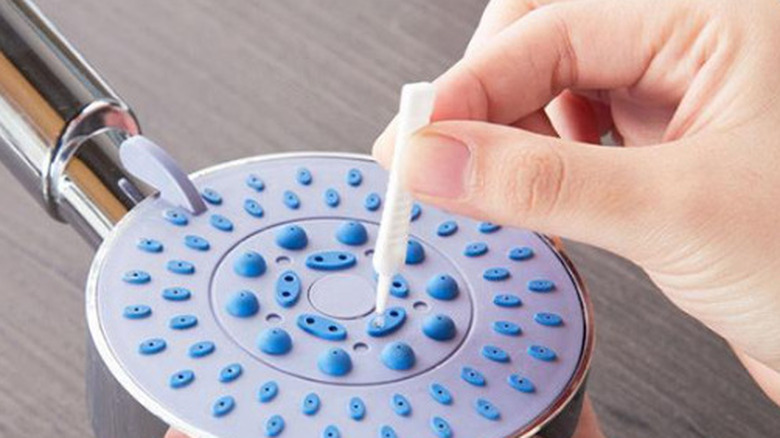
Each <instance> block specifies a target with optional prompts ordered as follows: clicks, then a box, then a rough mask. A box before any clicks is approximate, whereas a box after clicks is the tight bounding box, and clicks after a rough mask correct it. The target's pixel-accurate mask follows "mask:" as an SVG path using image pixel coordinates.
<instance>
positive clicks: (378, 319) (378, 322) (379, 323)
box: [372, 315, 385, 328]
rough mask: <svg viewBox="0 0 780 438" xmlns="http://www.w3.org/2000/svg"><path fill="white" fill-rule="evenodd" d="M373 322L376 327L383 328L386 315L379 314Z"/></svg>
mask: <svg viewBox="0 0 780 438" xmlns="http://www.w3.org/2000/svg"><path fill="white" fill-rule="evenodd" d="M372 324H374V327H376V328H382V327H384V326H385V317H384V316H383V315H377V316H376V317H375V318H374V320H373V321H372Z"/></svg>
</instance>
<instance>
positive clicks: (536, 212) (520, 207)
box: [499, 145, 565, 216]
mask: <svg viewBox="0 0 780 438" xmlns="http://www.w3.org/2000/svg"><path fill="white" fill-rule="evenodd" d="M511 154H512V156H511V157H502V159H501V160H500V163H502V166H503V167H504V169H503V171H502V172H501V173H502V175H501V177H500V178H501V180H502V181H504V188H505V190H501V193H502V194H503V198H504V199H500V200H499V202H503V203H505V204H506V205H509V206H511V209H512V210H514V211H515V212H516V213H519V214H528V215H533V216H545V215H549V214H550V213H551V212H552V211H553V210H554V208H555V205H556V204H557V203H558V200H559V199H560V196H561V189H562V187H563V181H564V175H565V171H564V160H563V157H562V155H561V154H560V153H559V152H558V151H557V150H556V148H555V147H554V146H552V145H551V146H543V147H523V148H518V149H517V150H515V151H512V152H511Z"/></svg>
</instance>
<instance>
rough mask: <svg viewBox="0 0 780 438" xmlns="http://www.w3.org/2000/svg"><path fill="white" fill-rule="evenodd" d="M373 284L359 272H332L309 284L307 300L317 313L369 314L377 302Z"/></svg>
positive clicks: (345, 316) (350, 316) (337, 315)
mask: <svg viewBox="0 0 780 438" xmlns="http://www.w3.org/2000/svg"><path fill="white" fill-rule="evenodd" d="M375 294H376V285H375V284H374V283H371V282H370V281H368V279H366V278H363V277H360V276H358V275H350V274H331V275H327V276H325V277H322V278H320V279H319V280H317V281H315V282H314V283H313V284H312V285H311V288H309V302H310V303H311V305H312V306H313V307H314V308H315V309H317V311H319V312H320V313H322V314H324V315H327V316H331V317H333V318H338V319H355V318H361V317H364V316H367V315H369V314H370V313H371V312H373V311H374V305H375V303H376V295H375Z"/></svg>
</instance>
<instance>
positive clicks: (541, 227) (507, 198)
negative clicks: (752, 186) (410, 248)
mask: <svg viewBox="0 0 780 438" xmlns="http://www.w3.org/2000/svg"><path fill="white" fill-rule="evenodd" d="M664 151H669V152H671V150H670V148H668V147H667V146H656V147H652V148H633V149H626V148H616V147H601V146H593V145H587V144H584V143H575V142H567V141H563V140H560V139H557V138H553V137H548V136H542V135H537V134H533V133H530V132H527V131H523V130H520V129H516V128H511V127H506V126H500V125H494V124H489V123H484V122H473V121H447V122H438V123H433V124H431V125H429V126H428V127H426V128H424V129H423V130H421V131H419V132H418V133H416V134H415V135H414V136H413V137H412V140H411V142H410V144H409V149H407V153H406V155H405V159H404V163H403V166H404V170H403V175H404V177H403V179H404V183H405V185H406V187H407V189H408V190H409V191H410V192H411V193H412V194H413V195H414V196H415V197H416V198H417V199H419V200H421V201H424V202H427V203H430V204H434V205H436V206H439V207H441V208H443V209H445V210H448V211H451V212H456V213H460V214H464V215H467V216H471V217H475V218H479V219H482V220H488V221H491V222H495V223H498V224H503V225H513V226H519V227H525V228H530V229H534V230H537V231H540V232H543V233H549V234H554V235H560V236H563V237H568V238H572V239H575V240H579V241H583V242H586V243H590V244H594V245H597V246H601V247H603V248H606V249H609V250H612V251H614V252H618V253H620V254H622V255H624V256H628V257H631V258H634V259H635V260H637V259H641V255H640V254H638V253H637V251H636V246H637V245H636V244H637V241H638V240H642V239H643V238H644V236H645V235H647V234H648V227H650V226H651V224H649V223H648V222H647V221H648V220H651V219H650V217H657V216H658V215H657V214H656V215H652V214H647V213H649V212H650V210H651V209H652V210H654V211H655V210H657V209H658V206H659V204H660V202H661V200H662V199H664V198H663V196H664V194H663V193H664V191H665V190H666V189H665V186H667V185H668V183H665V181H667V180H668V177H667V176H665V174H666V173H669V171H668V170H667V169H668V168H671V167H674V166H663V165H660V164H659V159H658V157H663V156H664V154H662V152H664ZM385 164H387V163H385ZM635 257H636V258H635Z"/></svg>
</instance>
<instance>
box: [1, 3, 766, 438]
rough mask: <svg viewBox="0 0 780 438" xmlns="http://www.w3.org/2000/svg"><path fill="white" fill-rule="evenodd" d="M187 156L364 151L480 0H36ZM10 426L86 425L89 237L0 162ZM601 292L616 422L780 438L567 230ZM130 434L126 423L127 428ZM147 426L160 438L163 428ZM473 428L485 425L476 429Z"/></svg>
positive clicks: (451, 50) (640, 287)
mask: <svg viewBox="0 0 780 438" xmlns="http://www.w3.org/2000/svg"><path fill="white" fill-rule="evenodd" d="M38 3H39V4H40V6H41V8H42V9H43V10H44V12H46V13H47V14H48V15H49V17H50V18H51V19H52V20H53V21H54V22H55V23H56V24H57V26H58V27H59V28H60V29H61V31H63V33H64V34H65V35H67V36H68V38H69V39H70V40H71V41H72V42H73V43H74V44H75V45H76V47H78V48H79V49H80V50H81V51H82V53H83V54H84V55H85V56H86V58H87V59H88V60H90V61H91V62H92V64H93V65H94V66H95V67H96V68H97V69H98V70H99V71H101V72H102V73H103V75H104V76H105V77H106V78H107V79H108V80H109V82H110V83H111V84H112V85H113V86H114V87H115V88H116V89H117V90H118V91H119V92H120V94H121V95H122V96H124V98H125V99H126V100H127V101H128V102H129V103H130V104H131V105H132V106H133V107H134V108H135V110H136V112H137V114H138V115H139V117H140V119H141V121H142V123H143V126H144V127H145V130H146V133H147V134H148V135H149V136H151V137H152V138H154V139H155V140H157V141H159V142H160V143H161V144H163V145H164V146H166V147H167V148H168V149H169V150H170V151H171V152H172V153H173V155H174V156H176V157H177V158H178V159H179V160H180V161H181V163H182V164H183V166H184V167H185V168H186V169H189V170H196V169H199V168H202V167H205V166H209V165H211V164H215V163H219V162H222V161H226V160H230V159H234V158H239V157H244V156H250V155H257V154H263V153H269V152H278V151H288V150H336V151H352V152H368V151H369V148H370V145H371V143H372V142H373V138H374V136H375V135H376V134H377V133H378V132H379V131H380V130H381V128H382V127H383V125H384V124H385V123H386V122H387V120H388V119H389V118H390V117H391V115H392V114H393V112H394V108H395V106H396V100H397V93H398V90H399V87H400V85H401V84H402V83H404V82H407V81H417V80H422V79H431V78H434V77H435V76H436V75H437V74H438V73H440V72H441V71H443V70H444V69H445V68H446V67H447V66H448V65H450V64H451V63H453V62H454V61H456V60H457V59H458V57H459V55H460V54H461V52H462V50H463V48H464V47H465V44H466V42H467V41H468V38H469V35H470V33H471V31H472V30H473V28H474V26H475V25H476V23H477V21H478V18H479V15H480V11H481V10H482V8H483V7H484V1H483V0H435V1H434V0H395V1H391V0H371V1H369V0H286V1H276V0H265V1H263V0H38ZM0 179H2V181H3V183H4V187H5V188H4V189H3V190H2V191H0V205H3V206H4V208H1V209H0V248H1V249H0V297H2V304H1V305H0V437H7V438H17V437H62V438H71V437H73V438H75V437H88V436H91V432H90V430H89V427H88V420H87V415H88V414H87V412H86V407H85V403H84V382H83V373H84V351H85V337H86V332H85V323H84V312H83V288H84V283H85V278H86V274H87V269H88V268H89V264H90V259H91V256H92V249H91V248H89V247H88V246H87V245H86V244H84V243H83V242H82V241H80V240H79V238H78V237H77V236H76V234H75V232H72V231H71V230H69V229H68V228H67V227H65V226H62V225H58V224H55V223H54V222H52V221H51V220H50V219H49V218H48V217H47V216H46V215H45V214H44V212H43V211H42V210H41V209H40V208H39V207H38V205H37V204H35V203H34V202H33V201H32V200H31V199H29V197H28V195H27V193H26V192H23V190H22V189H21V188H20V187H19V186H18V185H17V184H16V183H15V182H14V181H12V179H11V177H10V175H9V174H8V172H6V171H5V169H4V168H3V169H0ZM570 253H571V255H572V256H573V258H574V259H575V262H576V263H577V264H578V266H579V268H580V270H581V272H582V274H583V275H584V277H585V278H586V281H587V283H588V284H589V286H590V289H591V292H592V294H593V298H594V301H595V310H596V321H597V351H596V358H595V362H594V366H593V371H592V377H591V380H590V389H591V391H590V393H591V395H592V398H593V400H594V402H595V406H596V409H597V411H598V413H599V415H600V417H601V419H602V423H603V426H604V429H605V430H606V431H607V433H608V434H610V435H611V436H612V437H624V438H630V437H649V436H674V437H732V436H751V437H752V436H760V437H768V436H778V434H780V432H778V431H780V409H778V408H777V407H775V406H774V405H772V404H771V403H770V402H769V401H768V400H767V399H766V398H765V397H764V396H763V395H762V393H761V392H760V391H759V390H758V389H757V388H756V387H755V385H754V384H753V383H752V382H751V380H750V379H749V378H748V376H747V375H746V373H745V372H744V371H743V370H742V368H741V367H740V365H739V364H738V363H737V362H736V360H735V359H734V358H733V356H732V355H731V354H730V353H729V351H728V350H727V348H726V347H725V345H724V343H723V342H722V341H721V340H719V339H717V338H715V337H714V336H713V335H711V334H710V333H708V332H707V331H706V330H705V329H703V328H702V327H701V326H700V325H699V324H697V323H695V322H693V321H691V320H690V319H689V318H687V317H685V316H684V315H682V314H681V313H680V312H679V311H677V310H675V309H673V308H672V307H671V306H670V305H669V303H668V302H667V301H666V300H665V299H664V298H662V296H661V295H660V294H659V293H658V292H657V291H656V290H655V289H654V287H653V286H652V285H651V284H650V283H649V282H648V280H647V278H646V277H645V275H644V274H643V273H642V272H641V271H640V270H639V269H637V268H636V267H634V266H632V265H631V264H630V263H627V262H625V261H623V260H620V259H618V258H616V257H614V256H611V255H609V254H606V253H604V252H602V251H599V250H596V249H592V248H587V247H584V246H581V245H571V251H570ZM116 438H121V437H116ZM152 438H153V437H152ZM472 438H475V437H472Z"/></svg>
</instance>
